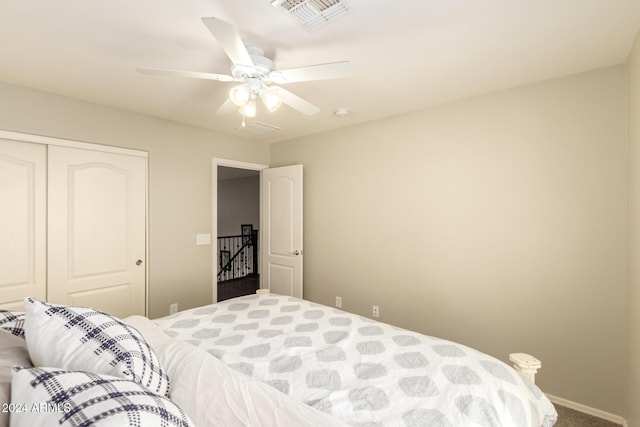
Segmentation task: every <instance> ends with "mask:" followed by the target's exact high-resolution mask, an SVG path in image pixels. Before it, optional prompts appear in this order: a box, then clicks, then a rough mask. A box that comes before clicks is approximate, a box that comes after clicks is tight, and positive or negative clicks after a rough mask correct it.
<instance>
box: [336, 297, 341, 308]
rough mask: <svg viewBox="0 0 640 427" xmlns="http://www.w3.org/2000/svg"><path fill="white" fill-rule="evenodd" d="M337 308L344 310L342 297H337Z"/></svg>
mask: <svg viewBox="0 0 640 427" xmlns="http://www.w3.org/2000/svg"><path fill="white" fill-rule="evenodd" d="M336 307H337V308H342V297H336Z"/></svg>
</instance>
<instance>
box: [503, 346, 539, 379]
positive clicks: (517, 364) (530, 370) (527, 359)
mask: <svg viewBox="0 0 640 427" xmlns="http://www.w3.org/2000/svg"><path fill="white" fill-rule="evenodd" d="M509 360H510V361H511V362H513V368H514V369H515V370H516V371H518V372H522V373H523V374H524V375H525V376H526V377H527V378H528V379H529V380H530V381H531V382H532V383H534V384H535V382H536V373H537V372H538V369H540V368H541V367H542V362H540V361H539V360H538V359H536V358H535V357H533V356H531V355H530V354H526V353H511V354H510V355H509Z"/></svg>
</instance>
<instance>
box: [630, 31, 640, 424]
mask: <svg viewBox="0 0 640 427" xmlns="http://www.w3.org/2000/svg"><path fill="white" fill-rule="evenodd" d="M627 88H628V108H629V110H628V137H629V394H628V400H627V421H628V422H629V426H632V427H633V426H640V366H638V361H639V360H640V33H638V36H637V37H636V41H635V44H634V46H633V49H632V50H631V54H630V55H629V61H628V64H627Z"/></svg>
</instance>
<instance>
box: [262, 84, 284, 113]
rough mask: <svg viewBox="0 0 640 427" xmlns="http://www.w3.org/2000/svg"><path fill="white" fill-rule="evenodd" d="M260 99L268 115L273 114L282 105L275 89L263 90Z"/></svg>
mask: <svg viewBox="0 0 640 427" xmlns="http://www.w3.org/2000/svg"><path fill="white" fill-rule="evenodd" d="M260 99H262V103H263V104H264V106H265V107H267V110H269V112H270V113H273V112H274V111H276V110H277V109H278V108H280V105H282V99H280V97H279V96H278V91H277V90H276V89H275V88H267V89H265V90H263V91H262V92H261V93H260Z"/></svg>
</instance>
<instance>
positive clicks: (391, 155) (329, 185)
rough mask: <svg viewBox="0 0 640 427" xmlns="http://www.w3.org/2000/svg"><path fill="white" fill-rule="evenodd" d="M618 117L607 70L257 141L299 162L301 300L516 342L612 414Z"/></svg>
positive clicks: (620, 96) (510, 347)
mask: <svg viewBox="0 0 640 427" xmlns="http://www.w3.org/2000/svg"><path fill="white" fill-rule="evenodd" d="M625 117H626V105H625V68H624V66H617V67H612V68H607V69H602V70H598V71H594V72H589V73H585V74H580V75H575V76H571V77H567V78H562V79H556V80H551V81H547V82H543V83H540V84H535V85H531V86H526V87H521V88H517V89H513V90H508V91H504V92H500V93H494V94H490V95H486V96H481V97H477V98H473V99H468V100H464V101H460V102H456V103H451V104H448V105H444V106H440V107H437V108H431V109H428V110H425V111H420V112H416V113H412V114H407V115H403V116H398V117H394V118H389V119H384V120H379V121H376V122H372V123H369V124H365V125H359V126H353V127H349V128H345V129H342V130H339V131H333V132H329V133H324V134H318V135H314V136H309V137H305V138H301V139H297V140H291V141H286V142H281V143H275V144H273V145H272V147H271V165H272V166H280V165H286V164H293V163H302V164H304V168H305V169H304V171H305V188H304V191H305V199H304V203H305V208H304V209H305V213H304V216H305V218H304V223H305V236H304V239H305V248H304V250H305V275H304V280H305V282H304V292H305V297H306V298H308V299H311V300H313V301H317V302H320V303H323V304H328V305H333V302H334V297H335V296H336V295H339V296H341V297H342V301H343V307H344V308H345V309H346V310H348V311H353V312H356V313H360V314H363V315H367V316H370V314H371V306H372V305H373V304H377V305H379V306H380V310H381V320H382V321H384V322H388V323H391V324H394V325H398V326H401V327H405V328H409V329H414V330H417V331H419V332H423V333H425V334H429V335H435V336H439V337H443V338H448V339H452V340H455V341H459V342H462V343H465V344H467V345H470V346H473V347H476V348H478V349H480V350H482V351H485V352H487V353H489V354H492V355H494V356H496V357H498V358H500V359H503V360H505V359H507V357H508V354H509V353H510V352H515V351H523V352H529V353H532V354H534V355H536V356H538V357H539V358H541V359H542V361H543V369H542V372H541V373H540V375H539V383H540V385H541V386H542V388H543V389H544V390H545V391H546V392H547V393H550V394H552V395H556V396H559V397H562V398H565V399H569V400H572V401H575V402H579V403H581V404H584V405H588V406H592V407H595V408H598V409H601V410H605V411H609V412H612V413H615V414H622V413H623V401H624V395H625V390H624V383H625V376H626V373H625V357H624V351H625V343H626V316H625V313H626V309H625V306H626V289H627V285H626V254H627V252H626V231H627V228H626V223H627V222H626V218H627V211H626V134H625V123H626V120H625Z"/></svg>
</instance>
